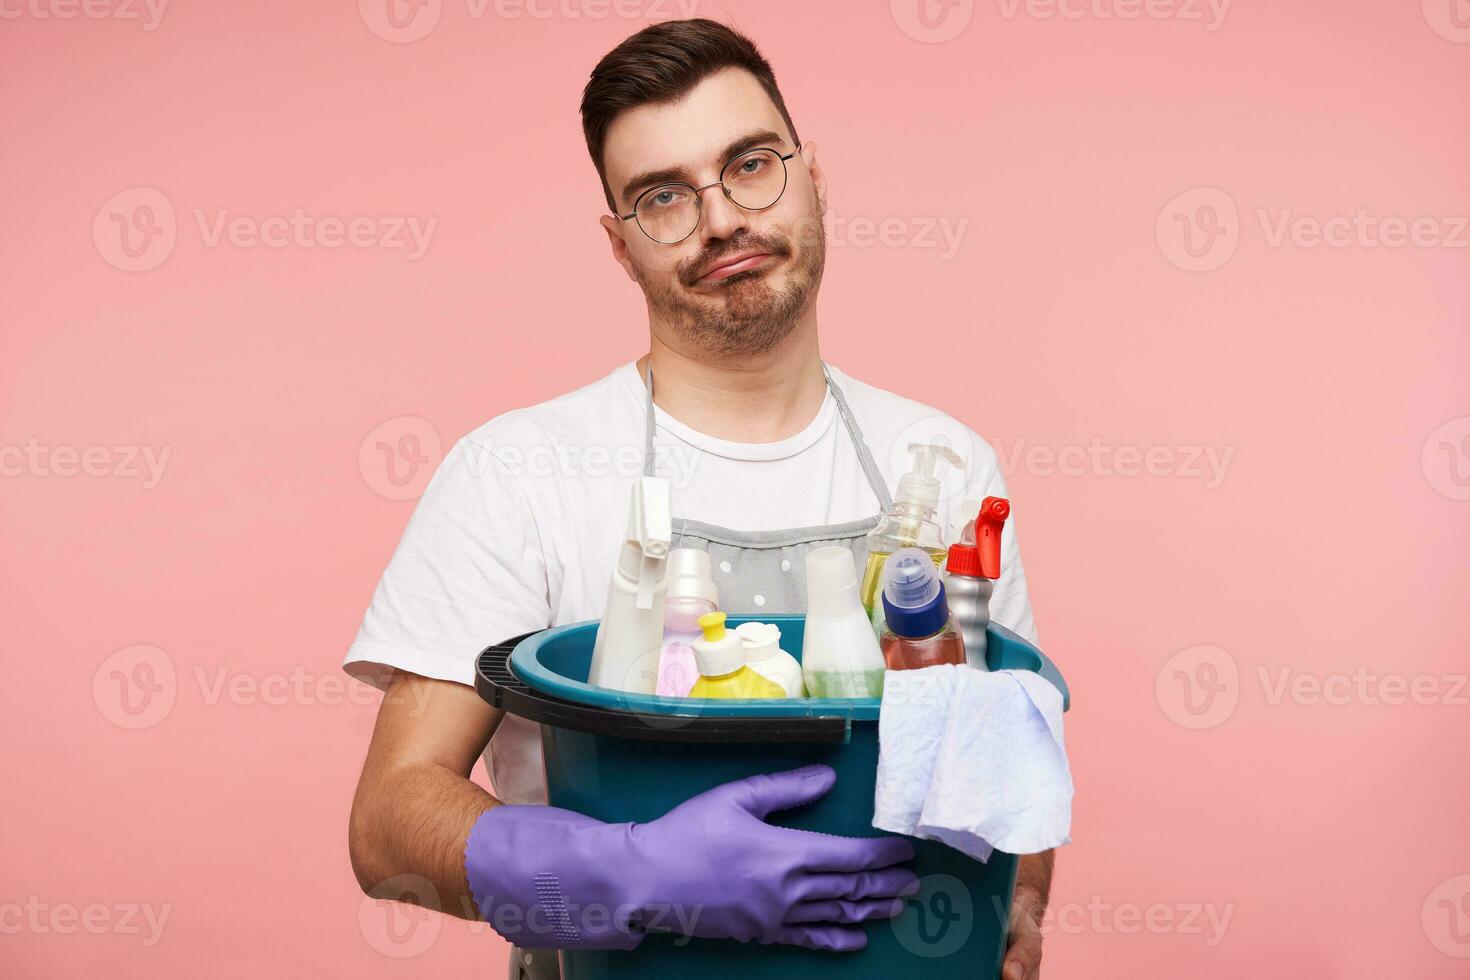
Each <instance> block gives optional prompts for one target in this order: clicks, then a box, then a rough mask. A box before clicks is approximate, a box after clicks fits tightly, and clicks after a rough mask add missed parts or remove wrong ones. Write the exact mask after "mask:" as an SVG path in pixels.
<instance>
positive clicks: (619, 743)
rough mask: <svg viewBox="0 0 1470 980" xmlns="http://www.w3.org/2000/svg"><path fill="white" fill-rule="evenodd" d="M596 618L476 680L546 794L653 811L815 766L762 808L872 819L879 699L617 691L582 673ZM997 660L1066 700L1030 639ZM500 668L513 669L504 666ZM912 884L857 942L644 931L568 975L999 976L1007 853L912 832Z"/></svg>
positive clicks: (496, 657) (784, 642) (995, 665)
mask: <svg viewBox="0 0 1470 980" xmlns="http://www.w3.org/2000/svg"><path fill="white" fill-rule="evenodd" d="M751 620H759V621H760V622H769V623H776V624H777V625H778V626H780V628H781V647H782V649H784V650H787V651H789V652H790V653H791V654H793V655H794V656H796V657H798V658H800V656H801V645H802V631H803V625H804V620H803V617H801V616H731V617H730V621H729V622H730V624H731V625H732V626H733V625H738V624H739V623H742V622H748V621H751ZM596 631H597V624H596V623H595V622H588V623H577V624H574V625H570V626H561V627H557V628H555V629H550V630H546V631H544V632H541V633H536V634H532V635H530V636H528V637H524V638H521V639H520V640H519V641H512V642H511V643H508V644H502V645H498V646H496V647H491V648H489V649H487V650H486V651H485V652H484V653H482V654H481V656H480V664H479V666H480V670H479V677H478V679H477V687H478V688H479V690H480V692H481V694H482V696H483V697H485V699H486V700H488V701H490V702H491V703H492V704H494V705H496V706H497V707H501V708H503V709H504V710H506V711H509V712H511V713H514V714H521V715H523V716H525V717H528V718H530V719H531V720H533V721H538V722H540V723H541V729H542V735H543V744H544V749H545V759H546V784H547V793H548V802H549V803H550V804H551V805H552V806H558V807H566V808H568V809H571V810H575V811H577V812H579V813H585V814H587V815H589V816H592V817H596V818H598V819H601V820H607V821H612V822H620V821H625V820H635V821H649V820H653V819H655V818H657V817H659V816H662V815H663V814H664V813H666V812H668V811H669V810H671V809H673V808H674V807H675V806H677V805H678V804H680V803H682V802H684V801H685V800H687V799H689V798H690V797H691V796H694V795H696V794H698V793H701V792H703V791H704V790H707V789H710V788H712V787H714V786H718V785H719V784H721V783H724V782H728V781H730V780H733V779H740V778H743V777H745V776H750V775H754V774H756V773H765V772H775V771H778V770H782V769H791V768H795V767H797V766H802V765H807V764H809V763H817V762H820V763H825V764H827V765H829V766H832V767H833V768H834V769H835V770H836V771H837V785H836V787H835V788H834V789H833V790H832V792H830V793H829V794H827V795H826V796H824V797H822V798H821V799H820V800H818V801H816V802H815V803H812V804H810V805H808V806H804V807H800V808H797V809H795V810H787V811H782V812H779V813H775V814H772V815H771V817H770V821H771V822H772V823H774V824H778V825H781V826H787V827H796V828H800V829H802V830H812V831H819V832H822V833H828V834H843V835H847V836H855V837H875V836H881V835H882V833H883V832H881V831H877V830H875V829H874V828H873V826H872V819H873V790H874V782H875V779H876V776H877V768H878V710H879V704H880V702H879V701H878V700H877V699H858V700H840V699H804V700H749V701H714V700H695V699H687V698H665V697H656V696H651V695H635V694H625V693H622V692H617V691H608V690H604V689H601V688H594V687H591V686H589V685H588V684H587V683H586V678H587V674H588V668H589V666H590V663H591V659H592V646H593V641H594V639H595V637H596ZM987 646H988V649H987V661H988V663H989V665H990V667H991V669H992V670H1003V669H1018V670H1034V671H1036V672H1038V673H1040V674H1041V675H1042V676H1043V677H1046V678H1047V679H1048V680H1049V681H1051V682H1052V683H1053V684H1055V685H1056V686H1057V687H1058V688H1059V689H1060V690H1061V692H1062V695H1063V700H1064V704H1070V696H1069V693H1068V691H1067V687H1066V683H1065V681H1064V680H1063V679H1062V676H1061V674H1060V673H1059V672H1058V671H1057V669H1056V667H1055V666H1054V665H1053V664H1052V663H1051V661H1050V660H1048V659H1047V658H1046V657H1045V655H1043V654H1042V653H1041V651H1040V650H1038V649H1036V647H1034V646H1032V645H1031V644H1030V643H1027V642H1026V641H1025V640H1023V639H1021V638H1020V637H1019V636H1017V635H1016V634H1015V633H1012V632H1011V631H1009V630H1007V629H1004V628H1003V627H998V626H992V627H991V628H990V630H989V638H988V644H987ZM507 668H508V669H507ZM915 848H916V850H917V855H916V857H915V860H914V862H913V865H912V867H913V869H914V870H915V872H917V873H918V874H919V876H920V879H921V881H922V889H921V891H920V892H919V894H918V895H915V896H914V897H913V898H911V899H909V900H908V902H907V903H906V907H905V910H904V912H903V914H901V915H900V916H899V917H897V918H896V919H893V920H889V921H883V922H875V923H870V924H868V925H867V926H866V931H867V934H868V945H867V948H866V949H864V950H862V951H860V952H856V953H829V952H822V951H815V950H806V949H800V948H797V947H793V946H779V945H772V946H762V945H760V944H757V943H751V944H742V943H737V942H733V941H729V940H708V939H688V938H685V937H676V936H673V935H668V934H651V935H649V936H648V937H647V938H645V939H644V941H643V942H642V943H641V944H640V945H639V947H638V948H637V949H636V950H633V951H631V952H602V951H592V950H570V951H564V952H563V953H562V954H561V960H562V975H563V977H564V978H565V980H623V978H628V980H632V978H638V980H663V978H669V980H673V978H676V977H677V978H680V980H684V978H687V977H696V978H699V980H751V978H753V977H757V976H758V977H777V978H781V977H790V978H798V977H799V978H804V980H821V978H829V977H830V978H837V977H843V978H853V977H890V976H891V977H907V976H911V975H914V974H915V973H920V974H921V975H922V976H924V977H925V980H948V978H961V977H963V978H967V980H975V978H985V980H993V978H995V977H997V976H998V975H999V971H1000V963H1001V959H1002V957H1003V954H1004V952H1005V935H1006V923H1007V921H1008V918H1009V913H1010V900H1011V891H1012V889H1013V888H1014V885H1015V877H1016V858H1015V856H1014V855H1010V854H1004V853H1001V852H998V851H997V852H996V853H995V854H993V855H992V856H991V859H990V861H989V862H988V863H985V864H981V863H980V862H978V861H975V860H973V859H971V858H969V857H966V856H965V855H963V854H961V853H959V852H958V851H955V850H953V849H951V848H949V847H947V846H945V845H943V844H939V843H937V842H933V841H915Z"/></svg>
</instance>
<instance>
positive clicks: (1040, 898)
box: [1016, 851, 1057, 921]
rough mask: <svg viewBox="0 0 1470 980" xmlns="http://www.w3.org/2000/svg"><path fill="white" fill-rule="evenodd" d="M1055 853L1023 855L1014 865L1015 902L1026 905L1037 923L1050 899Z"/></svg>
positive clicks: (1043, 852) (1045, 852)
mask: <svg viewBox="0 0 1470 980" xmlns="http://www.w3.org/2000/svg"><path fill="white" fill-rule="evenodd" d="M1056 853H1057V852H1056V851H1042V852H1041V853H1040V854H1024V855H1022V856H1021V860H1020V861H1018V862H1017V863H1016V901H1017V902H1018V903H1019V902H1025V903H1027V905H1028V906H1029V908H1030V911H1031V912H1032V914H1033V915H1035V916H1036V919H1037V920H1038V921H1040V919H1041V915H1042V913H1043V912H1045V911H1046V903H1047V902H1048V901H1050V899H1051V875H1052V869H1053V868H1054V867H1055V866H1056Z"/></svg>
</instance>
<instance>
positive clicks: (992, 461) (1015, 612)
mask: <svg viewBox="0 0 1470 980" xmlns="http://www.w3.org/2000/svg"><path fill="white" fill-rule="evenodd" d="M971 442H972V448H971V452H972V454H973V456H972V458H973V459H974V460H975V464H976V465H975V466H974V467H973V468H972V469H970V470H969V473H970V479H969V482H968V485H967V487H966V490H965V494H964V497H963V498H962V499H964V500H975V501H979V500H981V499H983V498H985V497H1005V498H1007V499H1010V493H1009V492H1008V491H1007V490H1006V481H1005V476H1004V474H1002V473H1001V471H1000V460H999V458H998V457H997V456H996V453H995V449H994V448H993V447H992V446H991V445H990V444H989V443H988V442H986V441H985V440H983V439H981V438H980V437H979V436H978V435H975V434H973V433H971ZM1015 511H1016V508H1014V507H1013V508H1012V510H1011V516H1010V517H1009V518H1007V519H1006V523H1005V529H1004V530H1003V531H1002V532H1001V536H1000V578H998V579H996V582H995V592H994V593H993V594H992V595H991V597H990V619H991V621H992V622H995V623H999V624H1000V625H1002V626H1004V627H1006V628H1007V629H1010V630H1013V631H1015V632H1016V633H1018V634H1020V635H1021V636H1023V637H1025V638H1026V639H1027V640H1030V641H1031V642H1032V643H1036V642H1037V639H1036V618H1035V616H1034V615H1032V612H1031V596H1030V594H1029V593H1028V592H1027V591H1026V568H1025V566H1024V565H1023V564H1022V563H1021V544H1020V538H1019V535H1018V534H1017V533H1016V516H1015ZM974 516H975V515H974V514H971V515H969V517H970V518H973V517H974ZM956 521H957V523H958V525H959V526H963V523H964V522H963V521H959V520H958V515H956Z"/></svg>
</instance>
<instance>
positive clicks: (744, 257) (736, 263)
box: [699, 251, 771, 282]
mask: <svg viewBox="0 0 1470 980" xmlns="http://www.w3.org/2000/svg"><path fill="white" fill-rule="evenodd" d="M770 257H771V253H770V252H751V251H746V252H736V253H735V254H734V255H727V256H725V257H723V258H720V259H716V260H715V263H714V265H712V266H711V267H710V268H708V269H706V270H705V272H704V274H703V275H701V276H700V277H699V281H700V282H719V281H720V280H722V279H728V278H730V277H731V276H734V275H739V274H740V273H742V272H748V271H749V270H751V269H754V268H755V267H756V266H758V265H760V264H761V263H762V262H764V261H765V260H766V259H768V258H770Z"/></svg>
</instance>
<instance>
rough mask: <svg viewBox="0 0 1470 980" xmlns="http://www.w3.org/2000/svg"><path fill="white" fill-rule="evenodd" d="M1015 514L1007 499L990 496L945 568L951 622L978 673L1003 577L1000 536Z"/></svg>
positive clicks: (952, 547) (951, 550)
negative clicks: (993, 597)
mask: <svg viewBox="0 0 1470 980" xmlns="http://www.w3.org/2000/svg"><path fill="white" fill-rule="evenodd" d="M1010 514H1011V502H1010V501H1009V500H1007V499H1006V498H1004V497H986V498H985V500H984V502H983V503H981V504H980V507H979V509H978V513H977V515H976V517H975V519H974V520H973V521H970V522H969V523H968V524H966V525H965V528H964V531H963V532H961V534H960V540H959V541H958V542H957V543H955V544H952V545H950V546H949V561H948V562H947V563H946V564H945V566H944V592H945V598H946V599H947V600H948V601H949V614H950V621H951V623H952V625H953V626H954V628H955V629H957V630H959V631H960V636H961V637H962V638H963V639H964V641H965V660H966V662H968V663H969V665H970V666H971V667H974V668H976V669H977V670H988V669H989V667H988V666H987V665H986V661H985V627H986V626H989V625H990V596H991V594H992V593H993V592H994V591H995V580H996V579H998V578H1000V533H1001V530H1002V529H1003V528H1004V527H1005V523H1006V518H1007V517H1009V516H1010Z"/></svg>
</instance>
